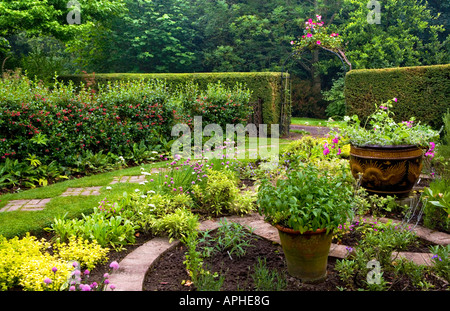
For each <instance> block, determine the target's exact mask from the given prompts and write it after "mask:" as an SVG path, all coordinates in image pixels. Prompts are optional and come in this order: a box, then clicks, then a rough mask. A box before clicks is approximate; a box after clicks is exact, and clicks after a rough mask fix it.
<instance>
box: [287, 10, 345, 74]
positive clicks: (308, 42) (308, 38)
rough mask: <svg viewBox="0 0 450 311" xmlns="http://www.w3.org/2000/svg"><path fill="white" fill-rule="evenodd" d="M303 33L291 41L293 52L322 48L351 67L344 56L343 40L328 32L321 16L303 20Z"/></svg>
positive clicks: (337, 35) (336, 34)
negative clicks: (314, 19)
mask: <svg viewBox="0 0 450 311" xmlns="http://www.w3.org/2000/svg"><path fill="white" fill-rule="evenodd" d="M303 32H304V34H303V35H302V36H301V37H299V38H298V40H297V41H291V45H292V46H293V49H294V52H297V53H298V52H301V51H302V50H305V49H309V50H314V49H317V48H322V49H324V50H327V51H330V52H332V53H335V54H337V55H338V56H340V57H341V58H342V59H343V60H344V61H345V62H346V63H347V64H348V66H349V68H350V70H351V69H352V64H351V63H350V62H349V61H348V59H347V57H345V53H344V51H343V41H342V38H341V37H340V36H339V34H338V33H335V32H333V33H331V34H330V33H328V31H327V28H326V27H324V22H323V21H322V16H320V15H316V21H313V20H312V19H311V18H310V19H309V20H308V21H306V22H305V29H304V31H303Z"/></svg>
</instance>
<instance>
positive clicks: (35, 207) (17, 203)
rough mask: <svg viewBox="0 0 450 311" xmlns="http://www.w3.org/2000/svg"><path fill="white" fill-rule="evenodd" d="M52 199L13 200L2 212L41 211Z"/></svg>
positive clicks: (0, 210)
mask: <svg viewBox="0 0 450 311" xmlns="http://www.w3.org/2000/svg"><path fill="white" fill-rule="evenodd" d="M50 200H51V199H31V200H11V201H9V202H8V204H6V205H5V206H4V207H3V208H2V209H0V212H12V211H17V210H20V211H41V210H43V209H44V207H45V205H46V204H47V203H48V202H50Z"/></svg>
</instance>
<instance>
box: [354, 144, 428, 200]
mask: <svg viewBox="0 0 450 311" xmlns="http://www.w3.org/2000/svg"><path fill="white" fill-rule="evenodd" d="M422 158H423V150H422V149H420V148H419V147H417V146H412V145H399V146H364V147H356V146H351V147H350V167H351V170H352V174H353V177H355V179H357V180H359V178H361V186H362V187H364V188H365V189H366V190H367V191H368V192H369V193H372V194H378V195H382V196H386V195H390V196H394V195H395V196H397V197H398V198H404V197H407V196H408V195H409V193H410V192H411V190H412V188H413V187H414V185H415V184H416V183H417V180H418V179H419V176H420V173H421V171H422Z"/></svg>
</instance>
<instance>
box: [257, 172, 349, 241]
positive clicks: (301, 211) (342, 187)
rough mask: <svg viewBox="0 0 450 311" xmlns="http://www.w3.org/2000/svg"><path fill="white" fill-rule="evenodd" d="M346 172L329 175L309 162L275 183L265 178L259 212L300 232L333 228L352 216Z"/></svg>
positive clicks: (259, 197)
mask: <svg viewBox="0 0 450 311" xmlns="http://www.w3.org/2000/svg"><path fill="white" fill-rule="evenodd" d="M347 175H348V172H346V170H345V169H342V171H341V173H340V174H338V175H328V174H327V173H326V172H322V171H320V170H319V169H318V168H317V167H315V166H314V165H312V164H309V163H308V164H303V165H299V168H298V170H292V171H290V172H288V173H287V175H286V179H278V180H277V181H276V186H274V185H273V184H272V183H271V182H270V181H269V180H267V179H266V180H263V181H262V183H261V186H260V188H259V192H258V199H257V203H258V206H259V213H260V214H262V215H264V217H265V219H266V220H267V221H268V222H270V223H272V224H274V225H275V224H279V225H282V226H284V227H288V228H292V229H294V230H298V231H300V232H301V233H302V232H305V231H310V230H313V231H315V230H317V229H322V228H325V229H327V231H331V230H333V229H335V228H337V227H338V226H339V225H340V224H343V223H345V222H346V221H347V219H348V218H351V216H352V208H353V201H354V199H353V192H352V183H351V182H349V179H348V178H347V177H348V176H347ZM337 189H339V191H337Z"/></svg>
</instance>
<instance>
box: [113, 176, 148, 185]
mask: <svg viewBox="0 0 450 311" xmlns="http://www.w3.org/2000/svg"><path fill="white" fill-rule="evenodd" d="M145 180H146V178H145V175H139V176H121V177H120V178H119V177H114V180H113V181H112V182H111V183H110V185H113V184H117V183H123V182H130V183H137V184H138V183H140V182H144V181H145Z"/></svg>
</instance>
